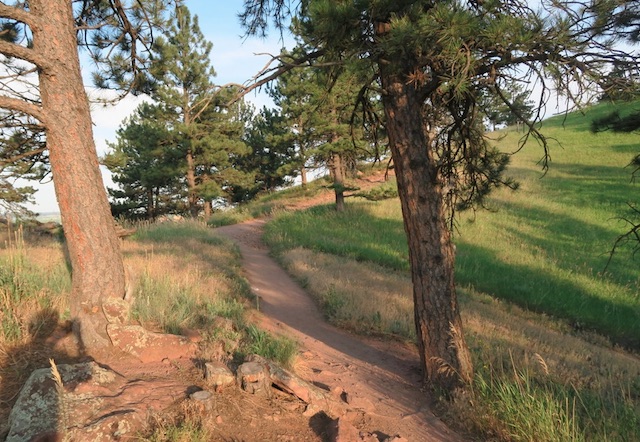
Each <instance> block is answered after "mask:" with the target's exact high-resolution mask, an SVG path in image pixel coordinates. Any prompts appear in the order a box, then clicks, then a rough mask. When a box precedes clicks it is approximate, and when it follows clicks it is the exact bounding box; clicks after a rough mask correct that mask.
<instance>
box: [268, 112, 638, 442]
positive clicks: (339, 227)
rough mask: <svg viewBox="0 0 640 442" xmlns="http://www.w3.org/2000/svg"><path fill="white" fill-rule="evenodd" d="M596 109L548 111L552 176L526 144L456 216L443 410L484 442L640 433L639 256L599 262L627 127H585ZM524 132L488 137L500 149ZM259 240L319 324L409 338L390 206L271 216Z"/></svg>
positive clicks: (408, 306) (619, 201)
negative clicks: (456, 380) (469, 378)
mask: <svg viewBox="0 0 640 442" xmlns="http://www.w3.org/2000/svg"><path fill="white" fill-rule="evenodd" d="M607 111H608V109H607V108H606V107H604V106H598V107H595V108H592V109H590V110H589V111H588V112H587V113H586V115H580V114H571V115H569V116H568V117H567V118H564V117H556V118H552V119H550V120H548V121H546V122H545V124H544V127H543V129H542V130H543V132H544V134H545V135H547V136H548V137H549V139H550V141H551V142H550V149H551V150H550V154H551V163H550V169H549V171H548V172H547V173H546V174H543V173H542V171H541V167H540V164H539V160H540V159H541V157H542V155H543V151H542V148H541V147H540V146H539V145H537V144H536V142H535V141H530V142H529V143H528V144H527V145H526V146H525V147H524V148H523V149H522V150H521V151H519V152H518V153H517V154H516V155H514V156H513V159H512V164H511V167H510V169H509V173H510V174H511V175H512V176H513V177H514V178H516V179H517V180H518V181H519V182H520V184H521V187H520V189H519V190H518V191H515V192H512V191H508V190H500V191H498V192H496V193H495V194H494V195H493V196H492V198H491V200H490V204H489V205H490V210H489V211H481V212H478V213H476V214H472V213H467V214H463V216H461V217H460V218H459V224H458V230H457V232H456V239H455V240H456V244H457V267H456V274H457V280H458V287H459V294H460V301H461V305H462V316H463V322H464V330H465V334H466V338H467V342H468V344H469V346H470V348H471V350H472V355H473V358H474V364H475V370H476V376H475V381H474V383H473V385H472V386H471V388H470V389H469V391H467V392H466V393H465V396H464V397H462V398H456V400H453V401H447V402H446V404H445V406H444V407H443V410H442V413H443V415H444V416H448V417H449V418H450V422H452V423H455V424H456V425H459V426H460V427H462V428H463V429H464V430H468V431H469V432H471V433H473V434H475V435H478V436H479V437H480V438H481V439H482V440H499V441H531V442H533V441H535V442H540V441H548V442H557V441H602V440H608V441H638V440H640V400H639V398H640V359H639V358H638V352H637V350H638V349H640V297H639V294H640V271H638V260H634V259H633V257H632V256H631V254H630V249H629V248H626V249H624V248H623V249H621V250H620V251H619V252H618V253H617V254H616V256H615V257H614V259H613V261H612V262H611V264H610V265H609V267H608V269H607V271H606V272H604V269H605V266H606V263H607V261H608V258H609V256H608V252H609V251H610V249H611V246H612V245H613V242H614V240H615V239H616V237H617V236H618V235H619V234H620V233H622V232H623V231H624V229H625V225H624V224H623V223H620V222H619V220H618V219H617V217H619V216H624V215H625V214H627V213H628V206H627V203H628V202H633V201H634V200H636V195H637V192H638V189H637V187H636V186H635V185H633V184H632V183H631V181H630V178H631V177H630V173H631V171H630V170H628V169H626V168H625V166H626V165H627V164H628V163H629V161H630V159H631V158H632V156H634V155H635V154H636V153H637V151H638V150H640V135H635V134H611V133H603V134H598V135H594V134H591V133H590V132H589V125H590V120H591V118H593V116H595V115H599V114H603V113H606V112H607ZM521 136H522V134H518V133H517V132H515V131H509V130H506V131H503V132H501V133H498V134H494V138H495V143H496V144H498V145H499V146H500V148H501V149H503V150H504V151H505V152H512V151H516V150H518V141H519V139H520V138H521ZM266 240H267V241H268V243H269V244H270V246H271V247H272V249H273V251H274V252H275V254H276V255H277V256H278V257H279V258H280V259H281V261H282V262H283V264H284V265H285V266H286V267H287V268H288V269H289V271H290V272H291V273H292V274H293V275H295V276H296V277H297V278H298V279H299V280H300V282H301V283H302V284H303V286H305V288H306V289H307V290H308V291H309V292H310V293H311V294H312V295H313V296H314V297H315V298H316V299H317V301H318V303H319V304H320V306H321V307H322V308H323V311H324V313H325V315H326V316H327V318H328V319H329V320H330V321H332V322H333V323H335V324H338V325H340V326H342V327H345V328H348V329H351V330H354V331H357V332H360V333H365V334H381V335H387V336H389V335H391V336H395V337H398V338H401V339H405V340H409V341H411V340H413V339H414V337H415V335H414V331H413V327H414V326H413V302H412V296H411V280H410V276H409V272H408V264H407V247H406V238H405V236H404V230H403V226H402V221H401V214H400V208H399V203H398V201H396V200H387V201H382V202H376V203H372V202H363V201H350V203H349V205H348V208H347V210H346V211H345V212H344V213H336V212H335V211H334V210H333V208H332V207H331V206H321V207H315V208H313V209H310V210H307V211H304V212H293V213H280V214H279V215H278V216H277V217H276V219H275V220H273V221H272V222H270V223H269V224H267V233H266ZM540 313H542V314H540ZM594 332H595V333H594ZM611 342H613V343H619V344H623V345H624V346H626V347H627V348H629V349H635V351H632V352H625V351H622V350H620V349H619V348H618V347H616V346H615V345H611Z"/></svg>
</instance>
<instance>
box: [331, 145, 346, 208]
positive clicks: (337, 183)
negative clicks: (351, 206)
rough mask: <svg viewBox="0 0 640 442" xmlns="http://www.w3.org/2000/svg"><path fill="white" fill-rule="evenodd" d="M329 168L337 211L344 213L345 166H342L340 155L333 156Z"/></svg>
mask: <svg viewBox="0 0 640 442" xmlns="http://www.w3.org/2000/svg"><path fill="white" fill-rule="evenodd" d="M329 166H330V168H331V177H332V178H333V189H334V191H335V195H336V211H337V212H344V166H343V165H342V156H341V155H340V154H339V153H333V154H331V160H330V161H329Z"/></svg>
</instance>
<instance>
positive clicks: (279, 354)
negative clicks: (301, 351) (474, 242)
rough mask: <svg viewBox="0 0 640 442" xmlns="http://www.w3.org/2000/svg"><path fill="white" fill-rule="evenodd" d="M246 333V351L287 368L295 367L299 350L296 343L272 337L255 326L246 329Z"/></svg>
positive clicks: (251, 325) (287, 339)
mask: <svg viewBox="0 0 640 442" xmlns="http://www.w3.org/2000/svg"><path fill="white" fill-rule="evenodd" d="M246 333H247V340H248V342H247V344H246V345H245V346H244V348H245V351H247V352H248V353H252V354H257V355H259V356H262V357H264V358H267V359H271V360H272V361H274V362H276V363H278V364H280V365H282V366H283V367H285V368H291V367H292V366H293V362H294V359H295V356H296V353H297V348H298V346H297V344H296V342H295V341H293V340H292V339H289V338H286V337H274V336H271V335H270V334H269V333H267V332H265V331H263V330H260V329H259V328H258V327H256V326H255V325H253V324H249V325H248V326H247V327H246Z"/></svg>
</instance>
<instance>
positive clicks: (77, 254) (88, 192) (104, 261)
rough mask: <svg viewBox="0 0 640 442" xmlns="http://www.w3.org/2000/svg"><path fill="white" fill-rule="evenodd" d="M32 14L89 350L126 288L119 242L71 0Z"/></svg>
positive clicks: (76, 315)
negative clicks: (108, 306)
mask: <svg viewBox="0 0 640 442" xmlns="http://www.w3.org/2000/svg"><path fill="white" fill-rule="evenodd" d="M29 13H30V14H33V16H34V23H30V26H31V30H32V33H33V50H34V51H35V52H36V53H38V54H39V55H40V56H41V57H42V62H41V63H38V67H39V83H40V92H41V99H42V114H43V116H44V118H43V119H44V120H45V121H43V123H44V125H45V126H46V137H47V147H48V149H49V154H50V161H51V170H52V173H53V181H54V186H55V191H56V196H57V198H58V203H59V205H60V214H61V217H62V225H63V228H64V232H65V237H66V240H67V245H68V249H69V259H70V261H71V267H72V272H73V277H72V281H73V282H72V294H71V300H70V305H71V315H72V317H73V321H74V324H75V329H76V330H77V331H78V332H79V337H80V339H81V344H82V345H83V346H84V348H85V349H86V350H87V351H89V352H91V351H93V350H97V349H100V348H104V347H108V346H110V345H111V341H110V339H109V337H108V335H107V319H106V316H105V313H104V311H103V305H104V302H105V301H106V300H108V299H109V298H120V299H121V298H123V296H124V293H125V275H124V267H123V263H122V255H121V252H120V243H119V240H118V237H117V236H116V231H115V225H114V221H113V218H112V216H111V211H110V208H109V203H108V200H107V194H106V191H105V188H104V185H103V182H102V176H101V174H100V169H99V166H98V156H97V153H96V148H95V144H94V140H93V134H92V128H91V114H90V111H89V102H88V100H87V96H86V93H85V90H84V86H83V82H82V76H81V72H80V62H79V59H78V47H77V45H78V41H77V37H76V31H75V28H74V17H73V12H72V4H71V2H69V1H68V0H31V1H30V2H29Z"/></svg>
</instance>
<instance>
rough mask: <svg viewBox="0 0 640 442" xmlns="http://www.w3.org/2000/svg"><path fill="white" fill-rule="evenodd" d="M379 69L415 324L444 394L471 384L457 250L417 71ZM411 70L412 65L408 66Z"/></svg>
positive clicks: (431, 374) (429, 370)
mask: <svg viewBox="0 0 640 442" xmlns="http://www.w3.org/2000/svg"><path fill="white" fill-rule="evenodd" d="M398 66H403V63H402V62H400V63H397V64H396V63H390V64H383V63H381V64H380V74H381V80H382V87H383V95H382V97H383V105H384V110H385V115H386V118H387V126H386V128H387V132H388V136H389V146H390V149H391V154H392V156H393V162H394V167H395V171H396V179H397V182H398V194H399V196H400V202H401V205H402V216H403V220H404V228H405V231H406V234H407V239H408V243H409V260H410V266H411V277H412V282H413V297H414V309H415V325H416V331H417V338H418V348H419V350H420V358H421V362H422V366H423V368H424V370H425V373H424V375H425V381H426V382H428V383H430V384H431V385H433V386H437V387H441V388H443V389H444V390H445V391H452V390H453V389H455V388H456V387H457V386H461V385H463V384H464V383H467V382H469V381H470V380H471V379H472V377H473V367H472V363H471V357H470V355H469V350H468V348H467V346H466V343H465V340H464V336H463V333H462V323H461V320H460V312H459V309H458V302H457V297H456V288H455V281H454V261H455V257H454V250H453V245H452V243H451V234H450V231H449V228H448V226H447V222H446V214H445V207H444V201H443V194H442V188H441V184H440V182H439V177H438V171H437V167H436V164H435V158H434V153H433V151H432V150H431V149H430V147H429V146H430V140H429V136H428V134H427V133H425V128H424V124H423V119H422V101H421V99H420V96H419V94H418V93H417V91H416V89H415V88H414V86H413V85H412V84H411V82H409V81H407V78H408V75H407V74H408V73H409V72H411V68H412V66H411V65H410V64H409V65H408V67H406V68H405V69H404V70H402V71H400V73H399V72H398V71H395V70H392V69H397V68H398ZM405 66H407V65H405Z"/></svg>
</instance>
